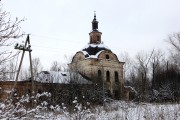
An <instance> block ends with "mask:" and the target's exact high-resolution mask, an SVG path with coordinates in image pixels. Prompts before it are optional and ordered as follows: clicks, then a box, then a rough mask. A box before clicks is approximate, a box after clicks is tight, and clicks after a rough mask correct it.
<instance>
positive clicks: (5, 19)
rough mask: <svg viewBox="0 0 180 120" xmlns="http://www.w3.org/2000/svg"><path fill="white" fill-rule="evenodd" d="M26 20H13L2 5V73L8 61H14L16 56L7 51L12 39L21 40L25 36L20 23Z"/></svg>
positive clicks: (0, 63) (0, 49) (0, 65)
mask: <svg viewBox="0 0 180 120" xmlns="http://www.w3.org/2000/svg"><path fill="white" fill-rule="evenodd" d="M22 21H24V19H21V20H19V19H18V18H16V19H15V20H14V21H12V20H11V18H10V14H9V13H8V12H6V11H4V10H3V9H2V4H1V3H0V72H3V70H4V69H3V67H2V65H4V64H5V63H6V62H7V61H8V60H10V59H12V58H13V57H14V56H15V55H16V54H14V53H13V52H12V51H9V50H8V49H7V47H8V46H11V45H12V41H10V40H11V39H15V38H19V37H21V36H22V35H23V33H22V32H21V31H20V26H19V25H20V23H21V22H22Z"/></svg>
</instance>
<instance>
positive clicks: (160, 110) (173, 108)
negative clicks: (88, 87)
mask: <svg viewBox="0 0 180 120" xmlns="http://www.w3.org/2000/svg"><path fill="white" fill-rule="evenodd" d="M84 113H85V114H83V113H75V114H74V115H71V117H69V116H65V115H58V116H57V117H56V118H57V119H59V120H62V119H64V120H66V119H76V118H78V117H79V118H81V119H82V120H87V119H88V120H89V119H90V120H180V104H148V103H140V104H135V103H131V102H128V103H127V102H124V101H121V102H113V103H111V104H109V105H106V107H105V109H103V108H102V107H97V108H95V112H94V113H92V112H89V113H88V112H84ZM86 113H87V114H86Z"/></svg>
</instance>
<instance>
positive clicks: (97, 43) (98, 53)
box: [69, 14, 124, 98]
mask: <svg viewBox="0 0 180 120" xmlns="http://www.w3.org/2000/svg"><path fill="white" fill-rule="evenodd" d="M101 36H102V32H100V31H99V29H98V21H97V19H96V14H94V19H93V21H92V31H91V32H90V33H89V43H88V44H87V46H86V47H84V48H83V49H82V50H81V51H78V52H77V53H76V54H75V55H74V56H73V59H72V62H71V63H70V64H69V66H70V68H71V69H72V70H73V71H78V72H79V73H80V74H81V75H82V76H84V77H85V78H86V79H88V80H91V81H93V80H95V79H96V80H99V81H101V80H102V81H103V84H105V86H106V89H107V92H108V93H109V94H110V95H111V96H112V97H113V98H122V97H123V92H124V91H123V88H124V79H123V65H124V62H121V61H119V60H118V57H117V55H116V54H114V53H113V52H112V51H111V49H109V48H108V47H107V46H105V45H104V44H103V42H102V40H101Z"/></svg>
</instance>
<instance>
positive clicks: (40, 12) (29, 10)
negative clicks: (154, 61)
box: [2, 0, 180, 68]
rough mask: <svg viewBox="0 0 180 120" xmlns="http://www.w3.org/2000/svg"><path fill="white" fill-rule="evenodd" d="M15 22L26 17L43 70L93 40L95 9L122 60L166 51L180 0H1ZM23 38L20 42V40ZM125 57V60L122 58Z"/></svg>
mask: <svg viewBox="0 0 180 120" xmlns="http://www.w3.org/2000/svg"><path fill="white" fill-rule="evenodd" d="M2 3H3V8H4V10H6V11H8V12H10V14H11V18H12V19H15V18H16V17H18V18H26V21H25V22H23V24H21V27H22V30H23V31H24V32H25V33H27V34H28V33H29V34H30V40H31V45H32V49H33V51H32V57H33V58H34V57H39V58H40V60H41V62H42V64H43V66H44V68H48V67H49V66H50V64H51V63H52V61H55V60H56V61H59V62H62V63H63V62H65V59H64V55H67V56H71V55H73V54H75V53H76V52H77V51H79V50H81V49H82V48H83V47H84V46H85V45H86V44H87V43H88V42H89V32H90V31H91V22H92V20H93V14H94V11H96V15H97V20H98V21H99V30H100V31H101V32H102V41H103V42H104V44H105V45H106V46H108V47H109V48H111V50H112V51H113V52H114V53H115V54H117V55H118V56H119V55H120V54H121V53H123V52H124V51H126V52H128V53H129V54H130V55H131V56H134V55H135V54H136V53H137V52H139V51H141V50H145V51H150V50H152V49H154V48H155V49H163V50H166V49H167V46H168V44H167V43H166V42H165V39H167V36H168V35H169V34H172V33H174V32H180V0H88V1H87V0H2ZM22 40H25V37H24V38H21V39H19V42H20V41H22ZM119 58H120V59H121V56H119Z"/></svg>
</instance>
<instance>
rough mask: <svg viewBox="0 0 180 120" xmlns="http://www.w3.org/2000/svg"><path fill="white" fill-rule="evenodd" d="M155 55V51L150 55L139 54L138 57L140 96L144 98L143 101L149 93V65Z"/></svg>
mask: <svg viewBox="0 0 180 120" xmlns="http://www.w3.org/2000/svg"><path fill="white" fill-rule="evenodd" d="M153 54H154V49H153V50H152V51H151V52H150V54H148V53H144V52H142V53H138V54H137V56H136V60H137V63H136V64H137V67H136V69H137V71H138V73H137V74H138V84H139V86H138V89H139V91H138V92H139V96H140V97H142V99H145V94H146V92H147V88H148V87H149V86H148V85H149V84H148V83H149V81H148V80H149V79H148V73H149V63H150V60H151V58H152V56H153Z"/></svg>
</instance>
